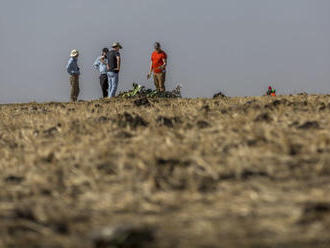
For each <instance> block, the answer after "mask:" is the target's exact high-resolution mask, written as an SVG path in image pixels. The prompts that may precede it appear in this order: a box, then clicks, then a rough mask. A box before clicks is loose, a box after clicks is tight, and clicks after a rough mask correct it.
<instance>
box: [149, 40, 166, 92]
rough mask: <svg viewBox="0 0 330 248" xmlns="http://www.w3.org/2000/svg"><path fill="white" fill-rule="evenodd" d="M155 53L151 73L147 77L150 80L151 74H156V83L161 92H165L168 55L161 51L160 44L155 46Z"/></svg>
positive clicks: (152, 57)
mask: <svg viewBox="0 0 330 248" xmlns="http://www.w3.org/2000/svg"><path fill="white" fill-rule="evenodd" d="M154 48H155V51H154V52H153V53H152V55H151V63H150V71H149V74H148V76H147V78H148V79H149V78H150V77H151V73H152V72H153V74H154V83H155V86H156V89H157V90H158V91H159V92H164V91H165V79H166V65H167V54H166V53H165V52H164V51H163V50H162V49H161V47H160V44H159V42H156V43H155V44H154Z"/></svg>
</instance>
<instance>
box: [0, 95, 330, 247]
mask: <svg viewBox="0 0 330 248" xmlns="http://www.w3.org/2000/svg"><path fill="white" fill-rule="evenodd" d="M329 230H330V97H329V96H321V95H314V96H309V95H298V96H286V97H277V98H270V97H254V98H225V97H223V98H215V99H157V98H152V99H147V98H143V99H126V100H125V99H115V100H110V101H109V100H106V101H93V102H80V103H77V104H72V103H49V104H35V103H30V104H16V105H0V247H1V248H2V247H3V248H16V247H24V248H71V247H79V248H113V247H115V248H128V247H131V248H132V247H141V248H143V247H161V248H162V247H164V248H165V247H180V248H181V247H183V248H191V247H201V248H213V247H251V248H252V247H281V248H282V247H306V248H307V247H330V234H329V233H330V232H329Z"/></svg>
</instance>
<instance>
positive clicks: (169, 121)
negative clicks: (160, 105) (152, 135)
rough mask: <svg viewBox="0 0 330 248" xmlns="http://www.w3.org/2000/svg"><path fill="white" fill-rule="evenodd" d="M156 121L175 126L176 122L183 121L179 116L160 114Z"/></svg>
mask: <svg viewBox="0 0 330 248" xmlns="http://www.w3.org/2000/svg"><path fill="white" fill-rule="evenodd" d="M156 122H157V123H159V124H160V125H163V126H167V127H171V128H173V127H174V124H176V123H181V122H182V121H181V120H180V118H178V117H172V118H171V117H166V116H158V118H157V120H156Z"/></svg>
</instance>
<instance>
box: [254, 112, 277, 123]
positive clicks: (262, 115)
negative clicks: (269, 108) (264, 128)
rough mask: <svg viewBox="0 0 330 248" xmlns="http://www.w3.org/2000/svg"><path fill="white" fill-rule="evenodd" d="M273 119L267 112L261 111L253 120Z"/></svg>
mask: <svg viewBox="0 0 330 248" xmlns="http://www.w3.org/2000/svg"><path fill="white" fill-rule="evenodd" d="M272 120H273V118H272V117H271V116H270V114H269V113H267V112H266V113H262V114H260V115H258V116H257V117H256V118H255V119H254V121H256V122H261V121H265V122H271V121H272Z"/></svg>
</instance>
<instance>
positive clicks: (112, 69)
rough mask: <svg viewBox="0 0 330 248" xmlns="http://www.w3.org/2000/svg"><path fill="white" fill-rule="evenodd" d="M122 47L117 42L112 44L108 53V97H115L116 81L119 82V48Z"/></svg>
mask: <svg viewBox="0 0 330 248" xmlns="http://www.w3.org/2000/svg"><path fill="white" fill-rule="evenodd" d="M122 48H123V47H122V46H121V45H120V43H119V42H115V43H113V44H112V50H111V51H110V52H109V53H108V55H107V57H108V81H109V98H111V97H115V96H116V92H117V88H118V82H119V72H120V65H121V58H120V53H119V50H120V49H122Z"/></svg>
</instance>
